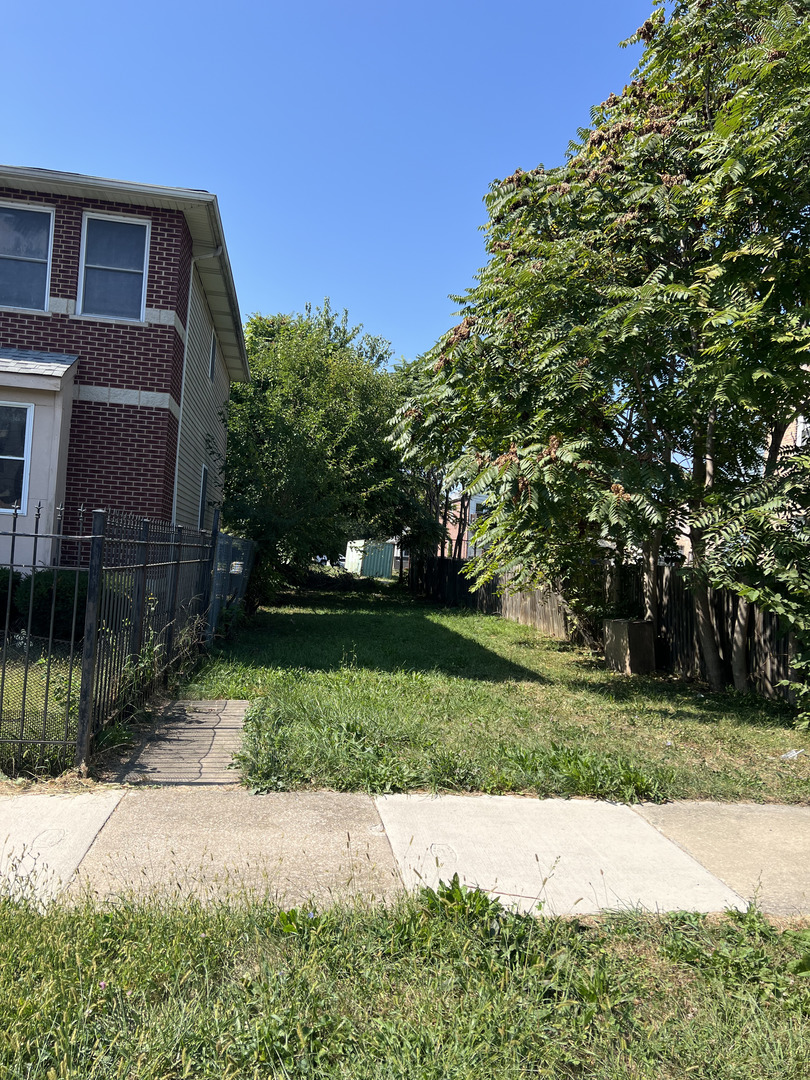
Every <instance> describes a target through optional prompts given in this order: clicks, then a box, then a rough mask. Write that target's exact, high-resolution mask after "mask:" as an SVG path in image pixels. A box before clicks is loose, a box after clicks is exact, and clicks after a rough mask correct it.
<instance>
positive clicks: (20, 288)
mask: <svg viewBox="0 0 810 1080" xmlns="http://www.w3.org/2000/svg"><path fill="white" fill-rule="evenodd" d="M52 236H53V211H52V210H40V209H34V208H33V207H31V206H27V205H26V206H10V205H9V204H8V203H4V204H2V205H0V305H2V306H3V307H18V308H30V309H31V310H33V311H45V309H46V308H47V306H48V285H49V279H50V271H51V238H52Z"/></svg>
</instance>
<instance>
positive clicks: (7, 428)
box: [0, 402, 34, 514]
mask: <svg viewBox="0 0 810 1080" xmlns="http://www.w3.org/2000/svg"><path fill="white" fill-rule="evenodd" d="M33 415H34V406H33V405H17V404H15V403H13V402H0V513H2V512H3V511H4V510H5V511H8V510H11V509H13V508H14V506H19V508H20V510H21V511H22V512H23V514H24V513H25V512H26V502H27V499H28V466H29V463H30V461H31V427H32V424H31V421H32V419H33Z"/></svg>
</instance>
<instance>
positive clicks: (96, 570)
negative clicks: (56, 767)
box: [76, 510, 107, 771]
mask: <svg viewBox="0 0 810 1080" xmlns="http://www.w3.org/2000/svg"><path fill="white" fill-rule="evenodd" d="M106 530H107V513H106V511H104V510H94V511H93V526H92V536H91V539H90V566H89V569H88V571H87V613H86V615H85V617H84V649H83V651H82V681H81V689H80V691H79V719H78V725H77V729H76V766H77V768H78V769H80V770H81V771H84V770H86V768H87V759H88V757H89V756H90V738H91V736H92V734H93V704H94V695H93V689H94V687H93V682H94V680H95V674H96V651H97V647H98V622H99V611H100V606H101V579H102V571H103V568H104V534H105V532H106Z"/></svg>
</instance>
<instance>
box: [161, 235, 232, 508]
mask: <svg viewBox="0 0 810 1080" xmlns="http://www.w3.org/2000/svg"><path fill="white" fill-rule="evenodd" d="M221 254H222V245H221V244H220V245H219V247H218V248H215V250H214V251H208V252H206V253H205V254H204V255H192V257H191V274H190V276H189V282H188V305H187V307H186V340H185V342H184V343H183V377H182V380H181V382H180V415H179V416H178V418H177V453H176V454H175V455H174V493H173V494H172V525H176V524H177V483H178V479H179V477H180V436H181V434H182V431H183V405H184V404H185V400H186V368H187V366H188V343H189V341H190V340H191V296H192V293H193V292H194V267H195V266H196V264H197V263H198V262H200V261H201V260H202V259H217V258H219V256H220V255H221Z"/></svg>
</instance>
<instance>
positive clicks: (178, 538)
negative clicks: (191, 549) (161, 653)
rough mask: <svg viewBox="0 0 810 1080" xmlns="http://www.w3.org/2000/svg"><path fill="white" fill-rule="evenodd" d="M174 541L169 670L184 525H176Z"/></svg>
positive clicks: (167, 651) (170, 603)
mask: <svg viewBox="0 0 810 1080" xmlns="http://www.w3.org/2000/svg"><path fill="white" fill-rule="evenodd" d="M174 535H175V541H174V565H173V566H172V587H171V592H170V594H169V597H170V599H169V625H168V626H167V627H166V667H165V670H166V671H167V672H168V670H169V668H170V667H171V662H172V654H173V652H174V638H175V634H174V628H175V623H176V622H177V593H178V592H179V589H180V564H181V562H182V559H183V526H182V525H176V526H175V531H174Z"/></svg>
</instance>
